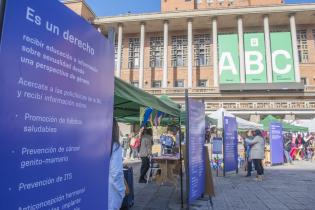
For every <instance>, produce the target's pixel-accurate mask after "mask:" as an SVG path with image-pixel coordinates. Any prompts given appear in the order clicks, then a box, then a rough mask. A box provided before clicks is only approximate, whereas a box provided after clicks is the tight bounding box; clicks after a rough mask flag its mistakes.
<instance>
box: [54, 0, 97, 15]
mask: <svg viewBox="0 0 315 210" xmlns="http://www.w3.org/2000/svg"><path fill="white" fill-rule="evenodd" d="M60 2H62V3H63V4H70V3H80V2H81V3H82V4H83V5H84V6H85V7H86V8H87V9H88V10H89V11H90V12H91V14H92V15H93V16H94V18H95V17H96V14H95V13H94V11H93V10H92V8H91V7H90V5H88V3H86V1H85V0H61V1H60Z"/></svg>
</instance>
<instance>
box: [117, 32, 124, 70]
mask: <svg viewBox="0 0 315 210" xmlns="http://www.w3.org/2000/svg"><path fill="white" fill-rule="evenodd" d="M123 49H124V45H123V43H122V45H121V55H120V66H121V65H122V60H123V59H122V57H123ZM117 53H118V39H117V38H116V39H115V69H116V68H117V60H118V55H117Z"/></svg>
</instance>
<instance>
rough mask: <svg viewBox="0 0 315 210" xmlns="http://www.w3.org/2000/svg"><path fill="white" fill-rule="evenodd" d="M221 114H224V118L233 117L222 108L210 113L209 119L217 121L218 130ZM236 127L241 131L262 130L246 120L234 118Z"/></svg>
mask: <svg viewBox="0 0 315 210" xmlns="http://www.w3.org/2000/svg"><path fill="white" fill-rule="evenodd" d="M222 113H224V116H228V117H235V116H234V115H233V114H231V113H229V112H228V111H226V110H225V109H223V108H220V109H218V110H217V111H215V112H212V113H211V114H210V115H209V117H210V118H213V119H216V120H218V126H217V127H218V128H219V129H222ZM236 122H237V127H238V129H241V130H255V129H263V125H262V124H258V123H254V122H250V121H247V120H244V119H242V118H239V117H236Z"/></svg>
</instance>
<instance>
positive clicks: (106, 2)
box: [86, 0, 315, 16]
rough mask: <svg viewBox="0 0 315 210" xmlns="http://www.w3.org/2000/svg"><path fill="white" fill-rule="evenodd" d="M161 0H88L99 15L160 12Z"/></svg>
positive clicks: (290, 0) (301, 0) (299, 0)
mask: <svg viewBox="0 0 315 210" xmlns="http://www.w3.org/2000/svg"><path fill="white" fill-rule="evenodd" d="M160 1H161V0H86V2H87V3H88V4H89V5H90V7H91V8H92V9H93V11H94V12H95V13H96V15H97V16H113V15H122V14H127V13H132V14H137V13H148V12H160V10H161V9H160V8H161V6H160ZM285 2H286V3H308V2H312V3H315V0H285Z"/></svg>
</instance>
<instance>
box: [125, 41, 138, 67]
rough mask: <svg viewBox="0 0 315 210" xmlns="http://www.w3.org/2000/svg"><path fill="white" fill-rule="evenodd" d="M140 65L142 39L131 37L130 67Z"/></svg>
mask: <svg viewBox="0 0 315 210" xmlns="http://www.w3.org/2000/svg"><path fill="white" fill-rule="evenodd" d="M139 65H140V41H139V38H129V57H128V68H130V69H133V68H139Z"/></svg>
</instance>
